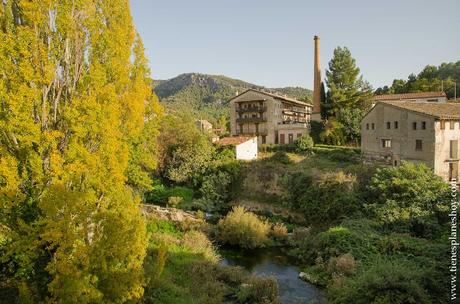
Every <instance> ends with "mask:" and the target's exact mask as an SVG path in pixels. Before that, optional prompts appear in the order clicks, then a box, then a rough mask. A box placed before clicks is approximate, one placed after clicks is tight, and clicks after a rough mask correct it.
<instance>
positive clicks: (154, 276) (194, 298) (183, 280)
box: [143, 220, 273, 304]
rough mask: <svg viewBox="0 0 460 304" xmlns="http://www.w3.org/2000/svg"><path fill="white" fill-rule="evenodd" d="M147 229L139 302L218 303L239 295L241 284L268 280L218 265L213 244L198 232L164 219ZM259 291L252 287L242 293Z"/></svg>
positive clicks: (147, 303) (148, 303) (266, 281)
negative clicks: (142, 288)
mask: <svg viewBox="0 0 460 304" xmlns="http://www.w3.org/2000/svg"><path fill="white" fill-rule="evenodd" d="M147 230H148V232H149V249H148V255H147V258H146V263H145V265H144V269H145V272H146V274H147V282H148V284H147V286H146V288H145V294H144V299H143V303H146V304H150V303H152V304H153V303H162V304H201V303H209V304H220V303H224V302H226V297H227V296H229V295H232V296H233V297H234V298H236V297H238V296H240V294H241V290H240V289H241V286H246V285H245V284H248V283H249V284H250V285H251V286H252V284H253V285H254V286H258V285H260V284H266V283H267V284H268V281H270V279H266V278H259V277H253V276H250V275H249V273H248V272H246V271H245V270H243V269H242V268H239V267H231V266H223V265H220V264H219V263H218V260H219V257H218V255H217V252H216V250H215V247H214V246H213V245H212V243H211V242H210V241H209V239H208V238H207V237H206V235H205V234H203V233H202V232H200V231H196V230H191V231H183V230H181V229H180V227H178V226H176V225H175V224H174V223H172V222H169V221H166V220H153V221H151V222H149V223H148V225H147ZM270 282H271V281H270ZM245 292H246V291H245ZM270 292H271V293H270V294H271V295H272V296H273V293H272V291H270ZM259 293H260V291H257V290H254V291H252V294H250V295H246V294H245V295H244V296H245V297H254V296H258V294H259ZM264 293H267V292H264ZM230 303H232V302H230ZM254 303H257V302H254Z"/></svg>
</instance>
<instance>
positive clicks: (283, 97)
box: [230, 89, 313, 107]
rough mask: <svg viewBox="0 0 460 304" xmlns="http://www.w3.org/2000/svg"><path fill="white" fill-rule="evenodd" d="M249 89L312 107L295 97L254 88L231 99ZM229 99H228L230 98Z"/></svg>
mask: <svg viewBox="0 0 460 304" xmlns="http://www.w3.org/2000/svg"><path fill="white" fill-rule="evenodd" d="M249 91H253V92H257V93H260V94H264V95H267V96H270V97H273V98H276V99H281V100H285V101H290V102H293V103H297V104H300V105H303V106H307V107H313V105H312V104H309V103H306V102H303V101H300V100H297V99H294V98H290V97H287V96H283V95H278V94H275V93H270V92H266V91H260V90H256V89H247V90H246V91H244V92H243V93H241V94H239V95H237V96H235V97H233V98H232V99H234V98H236V97H238V96H240V95H243V94H244V93H246V92H249ZM232 99H230V100H232Z"/></svg>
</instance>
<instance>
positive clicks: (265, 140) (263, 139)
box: [262, 135, 267, 144]
mask: <svg viewBox="0 0 460 304" xmlns="http://www.w3.org/2000/svg"><path fill="white" fill-rule="evenodd" d="M266 143H267V136H266V135H262V144H266Z"/></svg>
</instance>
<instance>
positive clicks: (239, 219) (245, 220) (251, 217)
mask: <svg viewBox="0 0 460 304" xmlns="http://www.w3.org/2000/svg"><path fill="white" fill-rule="evenodd" d="M269 232H270V224H269V223H268V222H267V221H263V220H261V219H259V218H258V217H257V216H256V215H255V214H254V213H252V212H249V211H246V210H245V209H244V207H241V206H237V207H233V209H232V211H230V212H229V213H228V214H227V216H226V217H225V218H223V219H220V220H219V222H218V224H217V237H218V239H219V240H220V241H221V242H222V243H227V244H230V245H238V246H241V247H243V248H256V247H261V246H263V245H264V243H265V242H266V241H267V239H268V233H269Z"/></svg>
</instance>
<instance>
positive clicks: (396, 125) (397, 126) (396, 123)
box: [394, 121, 399, 129]
mask: <svg viewBox="0 0 460 304" xmlns="http://www.w3.org/2000/svg"><path fill="white" fill-rule="evenodd" d="M394 125H395V129H397V128H399V124H398V122H397V121H395V123H394Z"/></svg>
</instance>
